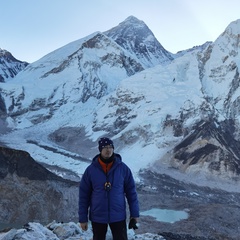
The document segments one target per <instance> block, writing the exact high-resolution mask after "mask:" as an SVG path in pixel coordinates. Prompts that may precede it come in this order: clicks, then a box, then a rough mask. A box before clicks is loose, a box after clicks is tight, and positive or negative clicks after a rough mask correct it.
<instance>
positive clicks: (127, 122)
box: [0, 16, 240, 185]
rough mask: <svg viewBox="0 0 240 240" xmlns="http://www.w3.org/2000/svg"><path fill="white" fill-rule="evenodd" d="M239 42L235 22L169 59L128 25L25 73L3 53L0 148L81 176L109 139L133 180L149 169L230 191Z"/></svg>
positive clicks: (235, 170) (141, 30)
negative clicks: (209, 39) (101, 141)
mask: <svg viewBox="0 0 240 240" xmlns="http://www.w3.org/2000/svg"><path fill="white" fill-rule="evenodd" d="M239 36H240V21H239V20H236V21H234V22H232V23H230V24H229V26H227V28H226V29H225V30H224V31H223V33H222V34H221V35H220V36H219V37H218V38H217V39H216V40H215V41H214V42H207V43H204V44H203V45H202V46H195V47H193V48H192V49H188V50H184V51H181V52H178V53H177V54H172V53H170V52H169V51H167V50H166V49H164V47H163V46H162V45H161V44H160V43H159V42H158V40H157V39H156V38H155V36H154V34H153V33H152V32H151V30H150V29H149V28H148V27H147V25H146V24H145V23H144V22H143V21H140V20H138V19H137V18H135V17H133V16H130V17H128V18H127V19H126V20H125V21H123V22H122V23H120V24H119V25H118V26H116V27H114V28H112V29H110V30H108V31H106V32H104V33H102V32H95V33H93V34H91V35H89V36H86V37H85V38H82V39H79V40H77V41H74V42H71V43H69V44H67V45H66V46H63V47H61V48H59V49H56V50H54V51H53V52H51V53H49V54H47V55H46V56H44V57H42V58H41V59H39V60H38V61H36V62H34V63H31V64H28V63H25V62H21V61H18V60H14V58H13V57H9V58H6V55H8V56H11V54H10V53H8V54H6V53H7V52H6V51H5V50H2V52H3V53H4V52H5V54H2V55H0V57H1V62H0V63H1V65H0V70H1V71H2V72H4V74H1V83H0V114H1V119H0V121H1V127H0V132H1V135H0V141H1V142H2V143H4V145H6V146H8V147H11V148H14V149H20V150H24V151H27V152H29V153H30V154H31V156H32V157H33V158H34V159H35V160H36V161H38V162H40V163H44V164H48V165H53V166H58V167H61V168H66V169H70V170H71V171H73V172H74V173H76V174H78V175H80V176H81V174H82V172H83V169H84V168H85V167H86V165H87V164H88V163H89V161H90V160H91V158H92V157H93V155H94V154H95V153H96V152H97V141H98V139H99V137H102V136H109V137H111V138H112V139H113V141H114V143H115V145H116V147H115V150H116V151H117V152H119V153H120V154H121V155H122V156H123V159H126V160H125V161H127V162H128V164H129V165H130V167H131V168H132V169H133V172H134V173H135V175H136V178H137V175H138V172H139V170H141V169H147V168H150V169H152V170H153V171H157V172H162V171H165V172H167V173H168V174H170V175H171V173H173V174H172V175H175V172H176V171H177V172H178V173H179V174H180V175H181V176H182V177H183V178H184V179H186V178H187V177H186V176H192V175H194V176H196V177H195V178H192V177H189V178H188V179H187V180H188V181H194V180H196V182H197V183H198V184H206V185H208V182H209V181H210V180H214V181H219V180H221V181H222V182H223V183H226V182H230V185H231V183H232V181H233V182H236V181H237V182H238V181H239V173H240V171H239V163H240V162H239V161H240V152H239V150H238V149H239V148H238V146H239V139H240V131H239V124H240V123H239V120H240V118H239V101H240V97H239V96H240V88H239V63H240V61H239V53H238V49H239ZM4 59H5V60H4ZM6 59H8V60H6ZM9 59H10V60H11V61H10V60H9ZM7 62H8V63H9V64H11V67H9V65H7ZM6 66H8V70H7V71H6ZM16 71H17V72H18V73H17V72H16ZM10 73H12V74H10ZM156 166H158V167H157V168H156ZM197 176H198V177H199V178H198V177H197ZM199 179H200V180H199ZM199 181H200V182H199Z"/></svg>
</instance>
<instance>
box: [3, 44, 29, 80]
mask: <svg viewBox="0 0 240 240" xmlns="http://www.w3.org/2000/svg"><path fill="white" fill-rule="evenodd" d="M27 65H28V63H27V62H22V61H19V60H17V59H16V58H15V57H13V55H12V54H11V53H10V52H8V51H6V50H4V49H1V48H0V82H6V81H8V80H10V79H13V78H14V77H15V76H16V75H17V74H18V73H19V72H20V71H22V70H23V69H24V68H25V67H26V66H27Z"/></svg>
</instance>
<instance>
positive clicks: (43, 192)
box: [0, 147, 78, 224]
mask: <svg viewBox="0 0 240 240" xmlns="http://www.w3.org/2000/svg"><path fill="white" fill-rule="evenodd" d="M0 192H1V198H0V223H1V222H2V223H20V224H22V223H26V222H29V221H40V222H43V223H46V222H49V221H50V220H58V221H72V220H75V221H77V210H78V209H77V203H78V183H77V182H73V181H70V180H66V179H63V178H61V177H59V176H57V175H55V174H53V173H52V172H50V171H48V170H47V169H46V168H44V167H43V166H41V165H40V164H38V163H37V162H35V161H34V160H33V159H32V158H31V156H30V155H29V154H28V153H27V152H24V151H19V150H14V149H9V148H5V147H0Z"/></svg>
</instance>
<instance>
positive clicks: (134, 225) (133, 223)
mask: <svg viewBox="0 0 240 240" xmlns="http://www.w3.org/2000/svg"><path fill="white" fill-rule="evenodd" d="M128 228H129V229H132V228H133V230H136V229H138V226H137V219H136V218H131V219H130V222H129V224H128Z"/></svg>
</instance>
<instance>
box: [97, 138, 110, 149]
mask: <svg viewBox="0 0 240 240" xmlns="http://www.w3.org/2000/svg"><path fill="white" fill-rule="evenodd" d="M108 145H110V146H112V147H113V148H114V145H113V141H112V140H111V139H110V138H106V137H103V138H100V140H99V141H98V149H99V151H100V152H101V151H102V149H103V148H104V147H106V146H108Z"/></svg>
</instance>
